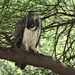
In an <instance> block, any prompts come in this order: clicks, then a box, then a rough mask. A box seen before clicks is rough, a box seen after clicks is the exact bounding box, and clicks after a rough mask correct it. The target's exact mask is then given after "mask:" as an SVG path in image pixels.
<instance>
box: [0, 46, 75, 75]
mask: <svg viewBox="0 0 75 75" xmlns="http://www.w3.org/2000/svg"><path fill="white" fill-rule="evenodd" d="M0 58H1V59H6V60H9V61H12V62H16V63H20V64H27V65H33V66H36V67H43V68H46V69H50V70H52V71H53V72H55V73H57V74H59V75H75V68H74V67H71V66H68V65H66V64H64V63H62V62H60V61H58V60H56V59H55V58H54V57H52V56H45V55H43V54H40V56H39V55H38V54H35V53H33V52H29V53H27V52H25V51H23V50H19V49H17V48H15V47H12V48H3V47H0Z"/></svg>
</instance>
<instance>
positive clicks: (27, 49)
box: [24, 43, 29, 53]
mask: <svg viewBox="0 0 75 75" xmlns="http://www.w3.org/2000/svg"><path fill="white" fill-rule="evenodd" d="M24 48H25V50H26V52H27V53H28V52H29V47H28V43H25V45H24Z"/></svg>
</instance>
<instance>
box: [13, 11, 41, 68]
mask: <svg viewBox="0 0 75 75" xmlns="http://www.w3.org/2000/svg"><path fill="white" fill-rule="evenodd" d="M41 29H42V20H41V18H38V14H37V12H36V11H29V12H28V14H27V15H26V16H24V17H23V18H22V19H21V20H19V21H18V22H17V23H16V25H15V31H14V41H16V40H17V41H16V46H17V47H18V48H19V49H21V48H22V49H23V50H25V51H26V52H27V53H28V52H30V51H31V50H32V51H33V52H34V53H35V54H37V53H38V51H37V50H36V47H37V45H38V43H39V40H40V36H41ZM16 65H18V64H17V63H16ZM25 66H26V65H25V64H20V68H21V69H24V67H25Z"/></svg>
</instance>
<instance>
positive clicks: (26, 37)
mask: <svg viewBox="0 0 75 75" xmlns="http://www.w3.org/2000/svg"><path fill="white" fill-rule="evenodd" d="M37 35H38V34H37V30H36V31H33V30H28V29H27V28H25V30H24V34H23V40H22V45H23V47H24V48H25V49H26V50H29V48H32V49H34V48H35V46H36V43H37V41H38V39H37Z"/></svg>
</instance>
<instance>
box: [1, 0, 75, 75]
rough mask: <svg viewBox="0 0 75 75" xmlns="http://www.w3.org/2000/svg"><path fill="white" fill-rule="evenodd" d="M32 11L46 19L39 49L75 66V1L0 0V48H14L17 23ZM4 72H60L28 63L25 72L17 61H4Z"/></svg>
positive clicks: (14, 74)
mask: <svg viewBox="0 0 75 75" xmlns="http://www.w3.org/2000/svg"><path fill="white" fill-rule="evenodd" d="M28 11H36V12H37V13H38V16H39V18H41V19H42V34H41V38H40V42H39V45H38V47H37V50H38V52H39V53H41V54H43V55H46V56H52V57H54V58H55V59H56V60H58V61H61V62H63V63H65V64H66V65H69V66H71V67H74V66H75V1H74V0H0V50H1V49H3V48H5V49H7V48H10V47H11V46H12V45H13V43H14V41H13V39H14V37H13V33H14V27H15V24H16V23H17V22H18V20H20V19H21V18H22V17H23V16H25V15H27V12H28ZM0 74H1V75H18V74H19V75H58V74H56V73H54V72H53V71H51V70H48V69H45V68H41V67H34V66H30V65H28V66H26V68H25V69H24V70H23V71H22V70H20V69H19V68H17V67H16V66H15V65H14V63H13V62H9V61H6V60H4V59H1V60H0Z"/></svg>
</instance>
